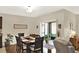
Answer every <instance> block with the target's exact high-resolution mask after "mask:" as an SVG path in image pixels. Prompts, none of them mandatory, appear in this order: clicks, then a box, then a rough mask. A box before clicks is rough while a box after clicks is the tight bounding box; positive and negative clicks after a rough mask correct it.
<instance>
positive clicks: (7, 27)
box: [0, 9, 79, 43]
mask: <svg viewBox="0 0 79 59" xmlns="http://www.w3.org/2000/svg"><path fill="white" fill-rule="evenodd" d="M0 16H2V17H3V26H2V27H3V29H2V33H3V43H4V41H5V37H6V34H8V33H11V34H14V35H16V34H17V33H18V32H24V33H25V35H29V34H30V33H36V34H40V22H46V21H50V20H51V21H56V23H57V25H58V24H61V32H60V35H61V37H62V38H64V37H65V35H66V34H65V33H64V32H66V31H65V29H70V23H72V24H73V29H74V30H75V31H77V29H76V28H77V27H76V26H77V25H76V22H77V21H76V18H75V14H73V13H72V12H69V11H67V10H65V9H62V10H59V11H56V12H52V13H49V14H46V15H42V16H40V17H36V18H30V17H23V16H15V15H7V14H0ZM77 19H79V17H77ZM13 24H27V25H28V29H14V28H13ZM37 25H38V29H36V26H37ZM57 30H58V26H57ZM66 37H67V36H66ZM65 40H67V38H65Z"/></svg>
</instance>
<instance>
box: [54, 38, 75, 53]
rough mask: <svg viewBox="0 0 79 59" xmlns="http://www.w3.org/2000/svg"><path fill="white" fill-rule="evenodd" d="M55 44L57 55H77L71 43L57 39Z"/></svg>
mask: <svg viewBox="0 0 79 59" xmlns="http://www.w3.org/2000/svg"><path fill="white" fill-rule="evenodd" d="M53 42H54V46H55V48H56V53H75V48H74V47H73V46H72V44H71V42H68V41H65V40H60V39H56V40H54V41H53Z"/></svg>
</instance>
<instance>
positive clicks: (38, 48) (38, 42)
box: [30, 37, 43, 53]
mask: <svg viewBox="0 0 79 59" xmlns="http://www.w3.org/2000/svg"><path fill="white" fill-rule="evenodd" d="M30 50H31V52H35V53H37V52H41V53H43V39H42V38H41V37H39V38H36V39H35V44H34V45H31V46H30Z"/></svg>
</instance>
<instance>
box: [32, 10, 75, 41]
mask: <svg viewBox="0 0 79 59" xmlns="http://www.w3.org/2000/svg"><path fill="white" fill-rule="evenodd" d="M48 20H52V21H56V23H57V31H58V24H61V30H60V35H61V38H62V39H64V40H69V34H70V33H67V34H66V31H67V30H66V29H68V32H69V30H70V23H72V24H73V30H75V31H76V17H75V14H74V13H72V12H70V11H67V10H65V9H62V10H59V11H56V12H52V13H49V14H46V15H42V16H40V17H37V18H36V19H35V20H34V22H33V24H34V26H33V29H34V30H33V33H37V34H40V22H45V21H48ZM36 25H38V26H39V28H38V29H36V28H35V26H36Z"/></svg>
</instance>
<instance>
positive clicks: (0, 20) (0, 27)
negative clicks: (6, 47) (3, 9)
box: [0, 17, 2, 48]
mask: <svg viewBox="0 0 79 59" xmlns="http://www.w3.org/2000/svg"><path fill="white" fill-rule="evenodd" d="M0 48H2V17H0Z"/></svg>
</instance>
